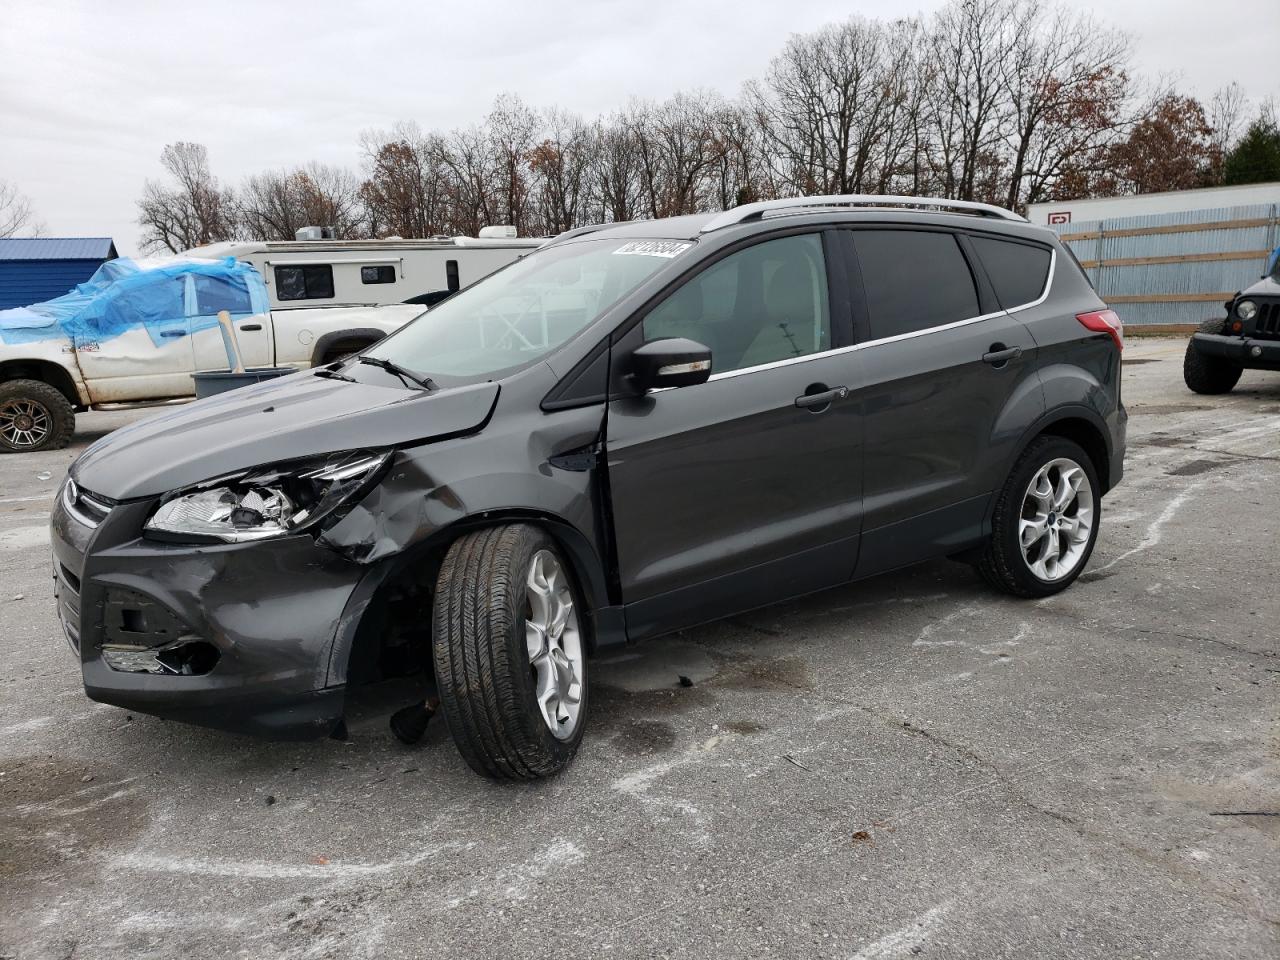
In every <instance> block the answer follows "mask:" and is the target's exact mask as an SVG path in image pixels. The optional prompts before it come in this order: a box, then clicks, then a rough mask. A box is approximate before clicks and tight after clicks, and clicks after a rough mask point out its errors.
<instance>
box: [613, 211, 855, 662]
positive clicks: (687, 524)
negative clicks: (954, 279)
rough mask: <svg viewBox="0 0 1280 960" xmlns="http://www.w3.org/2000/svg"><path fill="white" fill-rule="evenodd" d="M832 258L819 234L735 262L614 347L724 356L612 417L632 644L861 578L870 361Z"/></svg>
mask: <svg viewBox="0 0 1280 960" xmlns="http://www.w3.org/2000/svg"><path fill="white" fill-rule="evenodd" d="M831 236H834V235H831ZM826 242H830V241H829V240H828V241H826ZM824 246H825V243H824V235H823V234H821V233H809V234H796V235H792V236H786V237H781V238H777V239H772V240H766V241H763V242H760V243H757V244H755V245H753V246H750V247H747V248H745V249H742V250H739V251H737V252H735V253H731V254H730V255H728V256H726V257H724V258H723V259H720V260H718V261H716V262H715V263H713V264H712V265H711V266H709V267H708V268H707V269H705V270H703V271H702V272H701V273H699V274H697V275H695V276H694V277H693V278H692V279H691V280H689V281H688V282H686V283H685V284H683V285H682V286H681V287H680V288H678V289H677V290H676V291H675V292H674V293H672V294H671V295H670V296H668V297H667V298H666V299H664V300H663V301H662V302H661V303H659V304H658V305H657V306H656V307H654V308H653V309H652V310H651V311H650V312H649V313H648V314H647V315H646V316H645V317H644V319H643V321H642V324H641V326H640V330H639V334H638V335H637V334H636V331H634V330H633V331H632V334H631V335H629V336H627V337H625V338H624V339H623V341H622V342H620V343H619V344H617V345H615V348H614V349H615V351H617V350H621V349H624V347H623V343H630V344H631V345H632V347H633V348H634V346H635V345H638V343H640V342H644V341H649V340H657V339H663V338H667V337H687V338H688V339H690V340H695V341H697V342H699V343H702V344H704V345H706V346H708V347H710V348H711V351H712V376H711V379H710V380H708V381H707V382H706V383H702V384H698V385H696V386H689V387H682V388H678V389H667V390H659V391H655V392H652V393H649V394H647V395H645V396H641V397H633V398H625V399H616V400H613V401H611V403H610V407H609V419H608V432H607V440H606V447H607V457H608V479H609V489H610V496H611V502H612V512H613V521H614V535H615V542H616V548H617V553H618V563H619V567H620V575H621V589H622V598H623V601H624V603H625V604H626V607H627V628H628V633H629V635H630V636H631V637H632V638H633V639H639V638H641V637H644V636H648V635H652V634H655V633H660V632H663V631H666V630H671V629H678V628H680V627H682V626H688V625H691V624H694V623H698V622H702V621H706V620H710V619H714V618H716V617H719V616H724V615H727V614H730V613H733V612H735V611H739V610H744V609H748V608H751V607H755V606H760V605H763V604H767V603H771V602H774V601H776V600H780V599H784V598H786V597H789V596H795V595H798V594H801V593H806V592H809V591H812V590H816V589H820V588H822V587H826V586H832V585H834V584H838V583H841V582H844V581H845V580H847V579H848V578H849V577H850V576H851V575H852V573H853V568H854V564H855V561H856V558H857V541H858V534H859V528H860V520H861V503H860V491H859V485H860V482H861V475H862V471H861V465H860V462H859V459H860V453H859V447H860V444H861V434H860V425H859V420H858V417H857V414H856V410H855V408H854V406H853V404H852V403H851V402H850V400H849V396H850V394H849V390H850V388H851V387H852V386H853V385H855V384H856V383H857V382H858V379H859V374H858V362H857V355H856V353H855V352H854V351H851V350H849V349H847V347H848V341H849V338H850V336H851V332H850V331H851V325H850V324H849V323H848V310H847V299H846V296H845V294H844V286H843V281H842V279H841V278H840V277H837V282H836V284H835V285H834V287H833V288H831V289H834V290H835V291H836V293H835V295H834V296H832V295H829V278H828V270H827V263H828V261H829V256H828V254H827V252H826V250H825V249H824ZM619 359H620V362H622V363H625V358H619Z"/></svg>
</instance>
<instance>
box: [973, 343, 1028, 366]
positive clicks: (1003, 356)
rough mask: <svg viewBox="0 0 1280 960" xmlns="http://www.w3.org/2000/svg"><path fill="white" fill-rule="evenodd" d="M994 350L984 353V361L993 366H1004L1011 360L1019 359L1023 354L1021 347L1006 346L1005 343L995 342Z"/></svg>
mask: <svg viewBox="0 0 1280 960" xmlns="http://www.w3.org/2000/svg"><path fill="white" fill-rule="evenodd" d="M991 346H992V348H993V349H992V350H991V351H990V352H989V353H984V354H983V355H982V362H983V363H989V364H991V365H992V366H993V367H1003V366H1004V365H1005V364H1006V363H1008V362H1009V361H1010V360H1017V359H1018V358H1019V357H1020V356H1022V348H1021V347H1006V346H1004V344H1000V343H993V344H992V345H991Z"/></svg>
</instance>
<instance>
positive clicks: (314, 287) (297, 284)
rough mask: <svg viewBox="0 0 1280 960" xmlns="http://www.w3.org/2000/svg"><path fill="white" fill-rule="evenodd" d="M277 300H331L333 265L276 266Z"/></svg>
mask: <svg viewBox="0 0 1280 960" xmlns="http://www.w3.org/2000/svg"><path fill="white" fill-rule="evenodd" d="M276 299H277V300H332V299H333V267H331V266H329V265H328V264H327V263H322V264H319V265H317V266H311V267H276Z"/></svg>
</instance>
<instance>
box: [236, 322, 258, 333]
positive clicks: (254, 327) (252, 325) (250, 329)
mask: <svg viewBox="0 0 1280 960" xmlns="http://www.w3.org/2000/svg"><path fill="white" fill-rule="evenodd" d="M240 329H241V330H244V331H245V332H246V333H251V332H253V331H255V330H261V329H262V324H260V323H246V324H245V325H244V326H242V327H241V328H240Z"/></svg>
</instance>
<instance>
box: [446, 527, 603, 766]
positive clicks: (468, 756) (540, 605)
mask: <svg viewBox="0 0 1280 960" xmlns="http://www.w3.org/2000/svg"><path fill="white" fill-rule="evenodd" d="M434 604H435V612H434V622H433V637H432V650H433V656H434V660H435V671H436V683H437V686H438V687H439V692H440V705H441V708H442V710H443V712H444V716H445V720H446V722H447V723H448V725H449V730H450V732H451V733H452V734H453V739H454V741H455V742H456V743H457V745H458V750H459V752H460V753H461V754H462V756H463V758H464V759H465V760H466V761H467V763H468V764H470V765H471V768H472V769H473V770H475V771H476V772H477V773H479V774H482V775H484V776H487V777H493V778H494V779H499V780H532V779H536V778H538V777H547V776H551V775H552V774H554V773H557V772H558V771H560V770H561V769H563V768H564V767H565V765H566V764H568V763H569V761H570V760H571V759H573V756H574V754H575V753H576V752H577V750H578V744H579V743H581V741H582V731H583V728H584V726H585V723H586V711H587V683H586V680H587V677H586V638H585V635H584V631H583V630H582V627H581V624H580V621H579V615H580V613H579V612H580V610H581V606H580V605H579V603H578V600H577V593H576V588H575V585H574V583H573V581H572V577H571V576H570V573H569V569H568V565H567V564H566V563H565V562H564V561H563V559H562V557H561V555H560V552H559V550H558V548H557V547H556V545H555V542H554V541H553V540H552V539H551V537H550V536H549V535H548V534H547V533H546V532H545V531H543V530H542V529H540V528H538V527H535V526H531V525H528V524H511V525H508V526H502V527H492V528H489V529H486V530H479V531H476V532H475V533H470V534H467V535H466V536H464V537H462V538H460V539H459V540H457V541H456V542H455V543H454V544H453V546H451V547H450V548H449V552H448V554H447V555H446V557H445V560H444V564H443V565H442V566H441V568H440V576H439V578H438V580H437V582H436V595H435V601H434Z"/></svg>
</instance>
